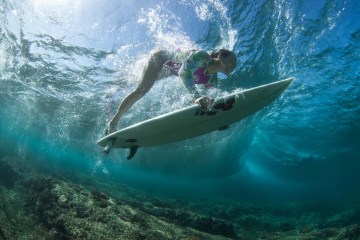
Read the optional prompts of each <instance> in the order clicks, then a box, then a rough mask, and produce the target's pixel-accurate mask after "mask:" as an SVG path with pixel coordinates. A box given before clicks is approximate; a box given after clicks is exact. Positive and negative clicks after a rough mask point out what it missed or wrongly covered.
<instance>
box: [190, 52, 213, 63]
mask: <svg viewBox="0 0 360 240" xmlns="http://www.w3.org/2000/svg"><path fill="white" fill-rule="evenodd" d="M192 57H193V58H194V60H196V61H209V60H210V59H211V57H210V54H209V53H207V52H206V51H205V50H195V51H194V53H193V54H192Z"/></svg>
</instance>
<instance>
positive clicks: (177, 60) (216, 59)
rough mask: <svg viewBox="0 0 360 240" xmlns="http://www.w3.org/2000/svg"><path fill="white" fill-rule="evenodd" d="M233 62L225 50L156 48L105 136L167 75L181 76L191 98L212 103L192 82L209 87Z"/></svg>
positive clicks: (232, 65) (109, 124)
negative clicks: (137, 83)
mask: <svg viewBox="0 0 360 240" xmlns="http://www.w3.org/2000/svg"><path fill="white" fill-rule="evenodd" d="M236 64H237V59H236V56H235V54H234V53H233V52H231V51H229V50H226V49H220V50H217V51H213V52H212V53H210V54H208V53H207V52H206V51H204V50H190V51H186V52H183V51H180V50H177V51H172V52H170V51H167V50H156V51H155V52H154V53H152V54H151V56H150V59H149V61H148V62H147V64H146V65H145V67H144V70H143V72H142V75H141V79H140V83H139V85H138V86H137V88H136V89H135V90H134V91H133V92H131V93H130V94H129V95H127V96H126V97H125V98H124V99H123V101H122V102H121V104H120V106H119V108H118V110H117V112H116V113H115V115H114V116H113V118H112V119H111V120H110V122H109V123H108V126H107V129H106V135H107V134H110V133H112V132H115V131H116V128H117V125H118V122H119V120H120V118H121V116H122V115H123V114H124V113H125V112H126V111H127V110H128V109H129V108H130V107H131V106H132V105H134V103H135V102H136V101H138V100H139V99H140V98H142V97H143V96H144V95H145V94H146V93H147V92H148V91H149V90H150V89H151V87H152V86H153V85H154V83H155V81H156V80H158V79H162V78H165V77H169V76H170V75H175V76H178V77H180V79H181V80H182V82H183V84H184V86H185V87H186V89H187V90H188V91H189V92H190V93H191V94H192V97H193V101H194V102H195V103H197V104H199V105H200V106H201V107H203V108H206V107H207V106H208V105H210V104H212V102H213V99H210V98H209V97H207V96H201V95H200V93H199V92H198V91H197V89H196V87H195V85H196V84H202V85H205V87H206V88H210V87H212V86H213V85H214V84H215V83H216V82H217V73H218V72H221V73H223V74H225V75H228V74H230V73H231V72H232V71H233V70H234V69H235V67H236Z"/></svg>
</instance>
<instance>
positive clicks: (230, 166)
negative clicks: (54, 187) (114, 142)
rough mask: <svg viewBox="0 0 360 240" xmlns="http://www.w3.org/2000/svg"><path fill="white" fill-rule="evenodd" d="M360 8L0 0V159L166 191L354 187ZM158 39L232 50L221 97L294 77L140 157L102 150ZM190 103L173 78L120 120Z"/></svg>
mask: <svg viewBox="0 0 360 240" xmlns="http://www.w3.org/2000/svg"><path fill="white" fill-rule="evenodd" d="M359 16H360V1H357V0H319V1H306V0H305V1H301V0H298V1H296V0H286V1H285V0H274V1H264V0H261V1H260V0H259V1H245V0H233V1H230V0H228V1H226V0H224V1H221V0H208V1H205V0H195V1H188V0H181V1H172V0H171V1H170V0H147V1H144V0H140V1H130V0H120V1H115V0H104V1H95V0H86V1H85V0H72V1H70V0H58V1H50V0H21V1H20V0H13V1H8V0H0V20H1V23H0V34H1V35H0V70H1V71H0V157H1V158H14V159H15V158H16V159H17V160H16V161H14V163H15V164H17V165H22V166H26V168H27V169H29V171H34V172H35V173H34V174H36V172H39V174H40V172H41V174H49V175H51V174H62V175H66V176H68V177H69V179H72V177H71V176H75V175H77V174H78V176H77V177H76V179H77V181H80V180H79V178H81V177H79V176H85V177H86V178H94V179H97V178H98V179H102V180H101V181H103V183H104V184H105V185H106V183H107V182H108V183H111V184H116V183H119V184H120V183H121V184H128V185H129V186H132V187H135V188H137V189H142V190H144V191H148V190H149V191H153V192H154V191H155V192H156V191H163V192H166V193H167V194H170V195H171V194H174V195H184V196H189V195H190V196H200V195H201V196H206V197H209V198H212V197H216V198H219V197H221V198H225V199H229V200H230V199H231V200H235V201H238V200H249V201H254V202H256V201H263V200H271V201H273V200H275V201H308V200H339V199H351V198H353V197H357V196H359V194H360V174H359V169H360V150H359V147H360V107H359V104H360V21H359V20H358V18H359ZM159 46H161V47H164V48H167V49H176V48H181V49H191V48H196V49H205V50H207V51H212V50H213V49H218V48H228V49H230V50H233V51H234V52H235V53H236V55H237V58H238V66H237V68H236V70H235V71H234V73H233V74H231V75H230V76H228V77H224V76H221V80H220V84H219V87H218V88H217V89H215V90H213V91H212V92H211V94H212V95H213V96H214V97H216V96H219V95H221V94H224V93H229V92H233V91H236V90H239V89H246V88H250V87H255V86H258V85H262V84H267V83H270V82H274V81H277V80H280V79H285V78H288V77H294V79H295V80H294V81H293V83H292V84H291V85H290V87H289V88H288V89H287V90H286V91H285V93H284V94H283V95H282V96H281V97H280V98H279V99H277V100H276V101H275V102H274V103H272V104H271V105H270V106H268V107H266V108H264V109H263V110H261V111H260V112H258V113H256V114H255V115H253V116H251V117H249V118H247V119H245V120H243V121H241V122H239V123H237V124H234V125H232V126H231V127H230V128H229V129H228V130H226V131H221V132H214V133H210V134H207V135H205V136H200V137H198V138H194V139H190V140H186V141H182V142H177V143H172V144H168V145H163V146H158V147H149V148H141V149H139V151H138V153H137V155H136V156H135V157H134V158H133V159H132V160H131V161H128V160H126V157H127V154H128V151H127V150H124V149H113V150H112V152H111V153H110V154H109V155H108V156H104V155H103V153H102V149H101V148H100V147H99V146H97V145H96V141H97V140H98V139H100V138H101V137H103V133H104V129H105V126H106V123H107V122H108V121H109V119H110V117H111V116H112V114H114V112H115V110H116V109H117V107H118V105H119V103H120V101H121V99H122V98H123V97H124V96H126V94H127V93H129V92H130V91H132V90H133V89H134V88H135V87H136V86H137V81H138V79H139V75H140V74H141V71H142V67H143V64H144V63H145V61H146V59H147V57H148V55H149V53H150V52H151V51H152V50H153V49H155V48H157V47H159ZM189 104H190V97H189V96H188V94H187V93H186V90H185V88H184V87H183V86H182V84H181V82H180V81H179V79H177V78H176V77H172V78H167V79H163V80H161V81H158V82H156V84H155V86H154V87H153V88H152V89H151V91H150V92H149V93H148V94H147V95H146V96H145V97H144V98H143V99H141V100H140V101H139V102H137V103H136V104H135V105H134V106H133V107H132V108H131V109H130V110H129V111H128V112H127V113H126V114H125V115H124V116H123V118H122V119H121V122H120V124H119V128H122V127H126V126H129V125H131V124H134V123H137V122H140V121H142V120H145V119H148V118H151V117H154V116H157V115H160V114H163V113H167V112H170V111H173V110H176V109H180V108H181V107H184V106H188V105H189ZM73 178H74V179H75V177H73ZM0 232H1V231H0ZM0 237H1V234H0Z"/></svg>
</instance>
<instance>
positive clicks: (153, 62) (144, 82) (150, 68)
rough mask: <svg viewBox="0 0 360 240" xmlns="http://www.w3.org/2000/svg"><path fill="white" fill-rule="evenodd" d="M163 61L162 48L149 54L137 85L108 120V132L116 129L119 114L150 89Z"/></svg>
mask: <svg viewBox="0 0 360 240" xmlns="http://www.w3.org/2000/svg"><path fill="white" fill-rule="evenodd" d="M165 61H166V58H165V51H163V50H159V51H156V52H155V53H153V54H152V55H151V57H150V59H149V61H148V62H147V64H146V65H145V68H144V70H143V72H142V75H141V79H140V83H139V85H138V87H137V88H136V89H135V91H133V92H131V93H130V94H129V95H127V96H126V97H125V98H124V100H123V101H122V102H121V104H120V106H119V109H118V110H117V112H116V113H115V115H114V117H113V118H112V119H111V120H110V122H109V124H108V134H110V133H113V132H115V131H116V128H117V125H118V123H119V120H120V118H121V116H122V115H123V114H124V113H125V112H126V111H127V110H128V109H129V108H130V107H131V106H132V105H134V103H135V102H137V101H138V100H139V99H140V98H142V97H143V96H144V95H145V94H146V93H147V92H148V91H149V90H150V89H151V87H152V86H153V85H154V83H155V81H156V80H157V79H158V76H159V74H160V72H161V70H162V68H163V64H164V62H165Z"/></svg>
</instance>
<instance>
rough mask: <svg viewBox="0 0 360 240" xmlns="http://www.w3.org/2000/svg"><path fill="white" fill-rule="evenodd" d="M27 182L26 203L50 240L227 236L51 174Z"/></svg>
mask: <svg viewBox="0 0 360 240" xmlns="http://www.w3.org/2000/svg"><path fill="white" fill-rule="evenodd" d="M26 185H27V188H28V191H29V192H28V198H27V204H26V206H27V208H28V209H29V211H30V212H32V213H33V214H35V215H37V216H38V220H39V222H40V223H41V224H43V225H44V227H45V228H46V229H47V231H48V234H47V236H46V237H47V238H49V239H129V240H132V239H227V238H225V237H221V236H216V235H211V234H208V233H205V232H201V231H197V230H196V229H192V228H184V227H181V226H178V225H176V224H172V223H169V222H166V221H163V220H162V219H160V218H157V217H156V216H154V215H151V214H148V213H146V212H145V211H142V210H141V209H139V208H135V207H131V206H129V205H127V204H124V203H123V201H119V200H116V199H114V198H112V197H110V196H108V195H107V194H106V193H104V192H102V191H100V190H97V189H94V190H91V191H88V190H86V189H84V188H82V187H80V186H78V185H74V184H71V183H67V182H64V181H61V180H58V179H55V178H52V177H36V178H32V179H30V180H28V181H27V183H26ZM203 221H206V220H203ZM200 222H201V221H200V220H199V221H198V223H197V224H200ZM207 224H209V223H207ZM204 226H205V225H204Z"/></svg>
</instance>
